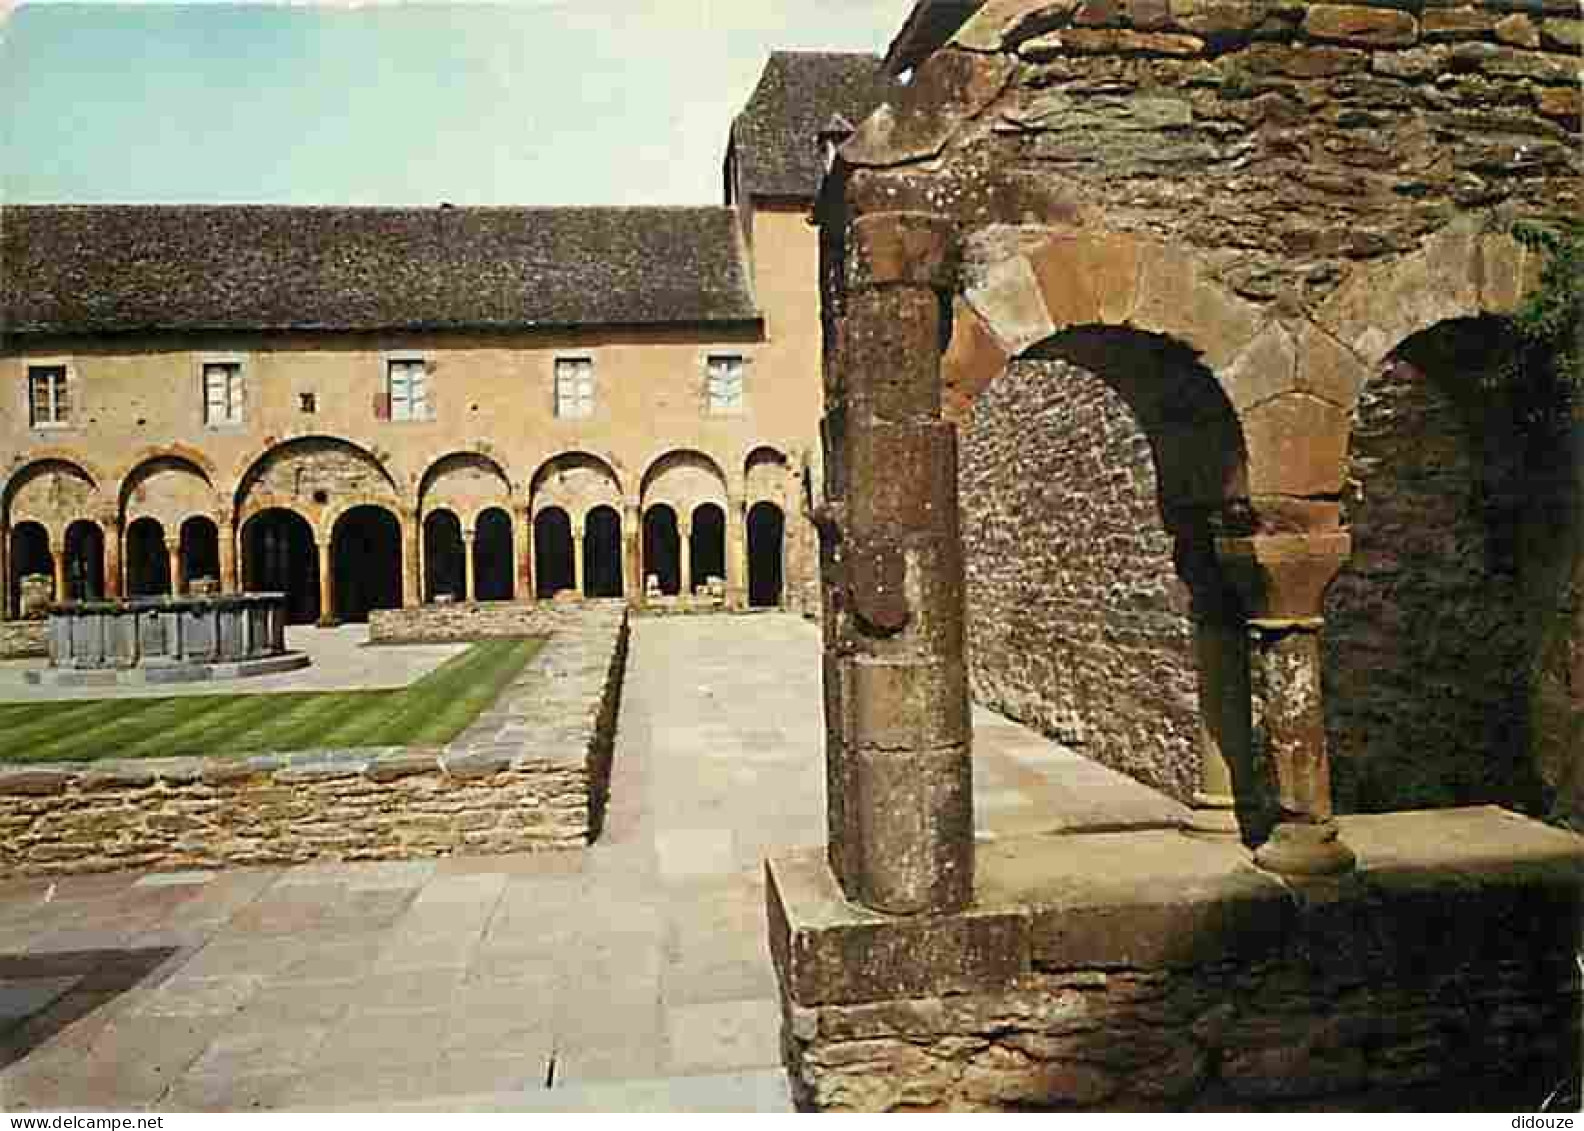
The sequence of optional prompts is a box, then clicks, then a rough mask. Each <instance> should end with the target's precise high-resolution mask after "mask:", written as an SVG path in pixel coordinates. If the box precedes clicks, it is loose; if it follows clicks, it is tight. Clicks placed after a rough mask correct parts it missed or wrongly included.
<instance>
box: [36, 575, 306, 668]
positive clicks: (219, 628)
mask: <svg viewBox="0 0 1584 1131" xmlns="http://www.w3.org/2000/svg"><path fill="white" fill-rule="evenodd" d="M48 640H49V663H50V666H49V668H48V669H45V670H41V671H30V672H27V673H25V678H26V679H27V680H28V682H30V683H41V684H57V685H96V684H101V683H102V684H106V685H110V684H115V683H185V682H196V681H199V680H207V679H233V678H238V677H241V676H249V675H263V674H267V673H271V672H279V671H290V670H292V669H293V668H300V667H304V666H306V665H307V663H308V657H307V656H306V655H304V654H303V653H300V652H288V651H287V650H286V595H285V594H283V593H246V594H236V595H227V596H190V597H134V598H130V599H125V600H117V601H70V602H64V603H61V604H54V605H51V606H50V608H49V630H48Z"/></svg>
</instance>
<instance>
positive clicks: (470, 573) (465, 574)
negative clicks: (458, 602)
mask: <svg viewBox="0 0 1584 1131" xmlns="http://www.w3.org/2000/svg"><path fill="white" fill-rule="evenodd" d="M473 535H474V532H473V531H471V530H464V531H463V532H462V599H463V600H464V601H466V602H467V603H468V604H470V605H471V604H472V603H473V602H474V601H476V600H478V565H477V563H476V562H474V560H473Z"/></svg>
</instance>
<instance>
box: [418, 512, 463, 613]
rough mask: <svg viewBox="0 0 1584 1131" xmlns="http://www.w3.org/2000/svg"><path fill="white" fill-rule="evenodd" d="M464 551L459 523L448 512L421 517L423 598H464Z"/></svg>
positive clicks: (456, 599) (455, 517) (457, 599)
mask: <svg viewBox="0 0 1584 1131" xmlns="http://www.w3.org/2000/svg"><path fill="white" fill-rule="evenodd" d="M464 553H466V551H465V550H464V549H463V546H462V523H461V522H460V521H459V520H458V519H457V516H456V515H454V514H452V513H451V512H450V511H431V512H430V513H429V514H428V515H426V516H424V596H425V597H426V598H427V599H428V600H430V601H433V600H434V599H435V598H436V597H439V596H441V595H445V596H447V597H449V598H450V599H451V600H453V601H461V600H464V599H465V598H466V597H467V574H466V571H467V562H466V559H464V558H463V554H464Z"/></svg>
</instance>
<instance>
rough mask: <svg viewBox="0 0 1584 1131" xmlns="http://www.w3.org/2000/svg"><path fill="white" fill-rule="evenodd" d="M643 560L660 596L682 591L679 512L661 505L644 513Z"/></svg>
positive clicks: (645, 568) (670, 595)
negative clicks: (678, 530) (678, 526)
mask: <svg viewBox="0 0 1584 1131" xmlns="http://www.w3.org/2000/svg"><path fill="white" fill-rule="evenodd" d="M643 560H644V570H645V571H646V572H647V574H648V577H646V578H645V579H644V584H645V585H646V586H647V585H648V584H649V577H652V578H654V579H655V583H656V584H657V585H658V586H659V588H660V593H661V595H662V596H665V597H675V596H676V595H677V594H678V593H680V592H681V591H682V553H681V539H680V537H679V535H678V534H677V520H676V511H674V510H672V509H671V508H670V507H668V506H666V504H664V503H658V504H656V505H654V506H652V507H650V508H648V509H647V510H645V511H644V517H643Z"/></svg>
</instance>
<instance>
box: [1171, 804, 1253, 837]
mask: <svg viewBox="0 0 1584 1131" xmlns="http://www.w3.org/2000/svg"><path fill="white" fill-rule="evenodd" d="M1182 831H1183V832H1184V833H1186V834H1187V835H1188V836H1202V837H1213V838H1215V839H1217V840H1239V839H1241V838H1242V836H1243V829H1242V827H1241V826H1240V825H1239V824H1238V818H1237V802H1236V801H1234V800H1233V799H1232V798H1230V797H1220V796H1216V795H1214V794H1209V793H1195V794H1194V795H1193V807H1192V809H1191V810H1190V811H1189V813H1188V820H1187V821H1185V822H1184V823H1183V826H1182Z"/></svg>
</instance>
